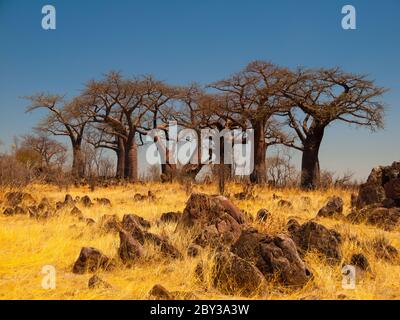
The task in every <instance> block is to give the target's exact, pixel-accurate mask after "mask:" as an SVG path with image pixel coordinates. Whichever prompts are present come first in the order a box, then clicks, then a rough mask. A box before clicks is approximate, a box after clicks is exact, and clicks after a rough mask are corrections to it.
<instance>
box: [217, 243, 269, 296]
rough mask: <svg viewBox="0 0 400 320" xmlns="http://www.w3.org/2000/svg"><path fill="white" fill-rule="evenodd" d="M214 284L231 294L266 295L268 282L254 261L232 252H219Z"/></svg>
mask: <svg viewBox="0 0 400 320" xmlns="http://www.w3.org/2000/svg"><path fill="white" fill-rule="evenodd" d="M212 281H213V285H214V286H215V287H216V288H218V289H219V290H220V291H221V292H223V293H225V294H229V295H240V296H245V297H254V296H259V297H265V296H266V295H267V293H268V284H267V281H266V279H265V277H264V275H263V274H262V273H261V272H260V270H258V269H257V267H256V266H254V265H253V264H252V263H250V262H248V261H246V260H244V259H242V258H240V257H238V256H237V255H235V254H233V253H231V252H224V251H222V252H218V253H217V254H216V256H215V259H214V266H213V270H212Z"/></svg>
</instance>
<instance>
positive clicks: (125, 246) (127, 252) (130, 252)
mask: <svg viewBox="0 0 400 320" xmlns="http://www.w3.org/2000/svg"><path fill="white" fill-rule="evenodd" d="M119 239H120V246H119V249H118V253H119V257H120V258H121V260H122V262H123V263H125V264H130V263H132V262H135V261H136V260H137V259H139V258H140V257H141V256H142V255H143V247H142V245H141V244H140V243H139V242H138V241H137V240H136V239H134V238H133V237H132V235H131V234H130V233H128V232H126V231H123V230H121V231H120V232H119Z"/></svg>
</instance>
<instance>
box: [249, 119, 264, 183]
mask: <svg viewBox="0 0 400 320" xmlns="http://www.w3.org/2000/svg"><path fill="white" fill-rule="evenodd" d="M266 151H267V147H266V143H265V133H264V122H263V121H259V122H257V123H256V124H255V126H254V148H253V152H254V170H253V172H252V173H251V175H250V182H252V183H262V182H265V179H266V164H265V157H266Z"/></svg>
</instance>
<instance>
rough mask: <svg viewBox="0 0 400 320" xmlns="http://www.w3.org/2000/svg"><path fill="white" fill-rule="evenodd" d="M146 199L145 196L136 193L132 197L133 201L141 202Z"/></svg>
mask: <svg viewBox="0 0 400 320" xmlns="http://www.w3.org/2000/svg"><path fill="white" fill-rule="evenodd" d="M146 198H147V197H146V196H143V195H141V194H140V193H136V194H135V195H134V196H133V200H134V201H143V200H145V199H146Z"/></svg>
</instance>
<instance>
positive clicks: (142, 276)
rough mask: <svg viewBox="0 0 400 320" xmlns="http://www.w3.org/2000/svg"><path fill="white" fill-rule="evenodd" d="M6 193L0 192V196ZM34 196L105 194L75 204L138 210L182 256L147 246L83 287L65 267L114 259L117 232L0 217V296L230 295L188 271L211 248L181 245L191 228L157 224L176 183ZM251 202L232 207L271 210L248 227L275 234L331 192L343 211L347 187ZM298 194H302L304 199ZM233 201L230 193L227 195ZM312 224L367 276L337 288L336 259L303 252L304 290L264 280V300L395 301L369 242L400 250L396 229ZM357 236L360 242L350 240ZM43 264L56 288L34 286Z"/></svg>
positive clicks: (398, 290)
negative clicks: (86, 255)
mask: <svg viewBox="0 0 400 320" xmlns="http://www.w3.org/2000/svg"><path fill="white" fill-rule="evenodd" d="M148 190H152V191H153V192H154V193H155V194H156V196H157V200H156V201H154V202H152V201H139V202H137V201H134V200H133V196H134V195H135V193H142V194H147V191H148ZM6 191H7V190H1V191H0V199H2V198H3V197H4V194H5V192H6ZM25 191H26V192H29V193H31V194H32V195H33V197H34V198H35V199H36V200H38V201H40V200H41V199H42V198H43V197H47V198H48V199H49V200H50V201H51V202H52V203H55V202H56V201H63V199H64V196H65V194H66V193H69V194H71V195H72V196H73V197H75V196H80V197H82V196H84V195H89V196H90V197H91V198H92V199H94V198H102V197H106V198H108V199H110V200H111V202H112V207H106V206H99V205H94V206H93V207H91V208H83V207H80V209H81V210H82V212H83V214H84V215H85V216H87V217H91V218H93V219H94V220H96V221H98V220H99V218H100V217H101V216H102V215H104V214H117V215H118V216H119V217H120V218H122V216H123V215H124V214H127V213H135V214H138V215H140V216H142V217H144V218H146V219H148V220H150V221H151V222H152V227H151V229H150V231H151V232H154V233H156V234H160V235H163V236H167V237H168V238H169V241H170V242H171V243H172V244H174V245H175V246H176V247H177V248H178V249H179V250H180V251H181V252H182V254H183V255H184V259H182V260H171V259H167V258H165V257H162V256H161V255H160V253H159V252H158V249H157V248H155V247H152V246H151V245H149V244H146V247H145V252H146V253H145V256H144V257H143V258H142V259H141V260H140V261H138V263H137V264H136V265H135V267H133V268H131V269H127V268H124V267H123V266H122V265H118V268H116V269H115V270H114V271H111V272H103V271H101V272H99V273H98V275H99V276H100V277H101V278H102V279H103V280H105V281H107V282H108V283H110V284H111V285H112V287H113V288H112V289H94V290H90V289H88V287H87V283H88V279H89V278H90V276H91V275H75V274H73V273H72V272H71V270H72V265H73V263H74V262H75V260H76V258H77V256H78V254H79V251H80V249H81V247H83V246H93V247H95V248H97V249H99V250H101V251H102V252H103V253H104V254H106V255H108V256H109V257H112V258H114V257H115V258H117V249H118V246H119V238H118V235H117V234H105V233H103V232H101V231H100V230H99V229H98V228H97V227H96V226H86V225H85V223H83V222H80V221H78V220H77V219H75V218H73V217H70V216H69V215H68V214H67V212H66V214H62V215H60V217H57V218H53V219H49V220H47V221H41V222H38V221H36V220H33V219H30V218H29V217H27V216H14V217H5V216H3V215H0V299H146V298H147V293H148V292H149V290H150V289H151V288H152V287H153V286H154V285H155V284H157V283H159V284H162V285H163V286H164V287H166V288H167V289H168V290H170V291H182V292H192V293H194V294H195V295H196V296H197V297H198V298H200V299H234V298H239V297H232V296H224V295H223V294H221V293H219V292H218V291H217V290H216V289H214V288H213V287H212V283H211V281H210V279H209V277H208V276H207V274H206V277H205V280H204V281H199V280H198V279H197V278H196V276H195V268H196V266H197V264H198V263H199V262H200V261H201V260H204V261H205V265H206V266H208V268H206V271H207V269H210V268H209V267H210V265H211V260H212V259H211V257H212V252H208V251H203V252H202V254H201V255H200V256H199V257H196V258H190V257H187V255H186V248H187V245H188V243H190V241H191V235H190V233H185V232H175V224H157V223H156V222H157V220H158V218H159V217H160V215H161V214H162V213H163V212H168V211H183V209H184V207H185V202H186V200H187V198H188V196H187V194H186V191H185V188H184V187H183V186H181V185H179V184H176V183H174V184H159V183H152V184H135V185H129V186H126V187H112V188H99V189H96V190H95V191H94V192H91V191H89V189H88V188H70V189H69V190H68V191H66V190H59V189H58V188H56V187H52V186H49V185H31V186H29V187H28V188H27V189H26V190H25ZM194 191H198V192H205V193H209V194H215V193H217V189H216V186H215V185H197V186H194ZM240 191H242V186H240V185H239V184H230V185H229V186H228V187H227V192H228V193H230V194H231V195H233V194H234V193H236V192H240ZM274 193H275V194H276V195H277V196H280V197H282V198H283V199H285V200H288V201H291V202H292V204H293V207H292V208H281V207H279V206H278V205H277V203H278V200H274V199H273V194H274ZM255 195H256V196H257V197H256V199H255V200H244V201H238V200H235V199H233V201H234V202H235V204H236V205H237V206H238V207H240V208H241V209H242V210H244V211H246V212H248V213H249V214H251V215H253V216H255V215H256V213H257V211H258V210H259V209H260V208H266V209H268V210H269V211H270V212H271V213H272V218H271V220H270V221H268V222H267V223H266V224H255V226H256V227H257V228H258V229H259V230H263V231H265V232H268V233H271V234H276V233H280V232H285V226H286V223H287V221H288V219H290V218H293V217H294V218H297V219H298V220H299V222H301V223H302V222H305V221H307V220H309V219H313V218H315V216H316V213H317V212H318V210H319V209H320V207H322V206H323V205H324V203H325V202H326V199H327V198H328V197H329V196H332V195H338V196H340V197H342V198H343V200H344V201H345V212H346V213H348V212H349V211H350V196H351V194H350V192H348V191H345V190H334V189H332V190H327V191H313V192H308V193H304V192H302V191H300V190H297V189H285V190H273V189H269V188H262V187H257V188H256V189H255ZM304 197H309V200H307V201H306V200H305V199H304ZM232 198H233V197H232ZM319 223H322V224H324V225H325V226H327V227H329V228H335V229H337V230H338V231H339V232H341V233H342V235H343V238H344V242H343V245H342V251H343V261H342V262H343V263H346V262H348V260H349V259H350V257H351V255H352V254H354V253H359V252H363V253H364V254H365V255H366V256H367V258H368V260H369V262H370V265H371V268H372V272H371V273H369V274H367V275H366V276H365V277H364V278H363V279H362V280H361V281H360V282H359V283H358V285H357V288H356V289H355V290H344V289H342V286H341V281H342V276H341V264H340V265H337V266H329V265H328V264H326V263H325V262H324V260H323V259H321V257H318V256H317V255H316V254H314V253H310V254H308V255H307V256H306V257H305V260H306V262H307V263H308V265H309V268H310V269H311V271H312V272H313V275H314V278H313V280H312V281H310V282H309V283H308V284H307V285H306V286H305V287H304V288H302V289H300V290H292V289H288V288H283V287H281V286H279V285H278V284H277V283H274V282H271V283H270V294H269V297H268V298H269V299H336V298H338V295H346V296H347V297H348V298H351V299H399V298H400V266H396V265H392V264H389V263H387V262H385V261H382V260H377V259H376V258H375V255H374V253H373V251H372V249H371V248H370V246H369V245H368V242H369V241H371V240H372V239H374V238H376V237H378V236H380V235H384V237H385V238H387V239H388V240H389V241H390V242H391V243H392V244H393V245H394V246H395V247H397V248H398V249H400V237H399V235H400V234H399V230H396V231H395V232H383V231H382V230H379V229H377V228H374V227H371V226H365V225H357V226H355V225H350V224H347V223H346V222H342V221H337V220H332V219H319ZM351 237H353V238H354V237H356V238H357V239H358V241H359V243H355V242H354V241H350V240H349V238H351ZM44 265H53V266H55V268H56V271H57V288H56V289H55V290H45V289H42V287H41V281H42V277H43V275H42V274H41V269H42V267H43V266H44Z"/></svg>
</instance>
